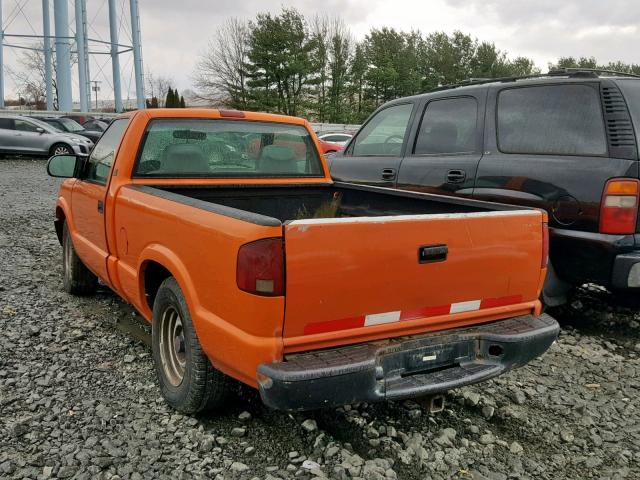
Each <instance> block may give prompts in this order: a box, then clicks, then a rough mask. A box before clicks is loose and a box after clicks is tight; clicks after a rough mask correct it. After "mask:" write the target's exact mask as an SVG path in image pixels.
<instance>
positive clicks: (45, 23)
mask: <svg viewBox="0 0 640 480" xmlns="http://www.w3.org/2000/svg"><path fill="white" fill-rule="evenodd" d="M0 1H2V0H0ZM42 34H43V38H42V45H43V50H44V83H45V89H46V97H47V98H46V99H47V110H48V111H51V110H53V66H52V63H51V20H50V18H49V0H42Z"/></svg>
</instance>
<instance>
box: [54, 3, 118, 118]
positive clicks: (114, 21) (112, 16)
mask: <svg viewBox="0 0 640 480" xmlns="http://www.w3.org/2000/svg"><path fill="white" fill-rule="evenodd" d="M65 1H66V0H65ZM109 32H110V33H111V71H112V75H113V97H114V102H115V110H116V112H121V111H122V90H121V88H120V57H119V55H118V17H117V14H116V0H109Z"/></svg>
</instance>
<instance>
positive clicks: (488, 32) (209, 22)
mask: <svg viewBox="0 0 640 480" xmlns="http://www.w3.org/2000/svg"><path fill="white" fill-rule="evenodd" d="M22 3H25V2H24V0H4V1H3V15H4V25H5V31H6V33H10V34H34V33H41V31H42V13H41V7H40V5H41V2H40V0H28V1H27V2H26V4H27V5H26V6H25V7H24V12H25V14H26V15H22V13H20V10H19V9H18V8H17V7H18V6H20V5H22ZM51 3H53V0H51ZM116 3H117V4H118V7H119V8H121V7H122V6H124V7H125V16H126V17H127V18H128V0H116ZM139 3H140V17H141V24H142V47H143V58H144V64H145V69H146V70H148V71H150V72H152V73H154V74H156V75H164V76H168V77H171V78H173V79H174V80H175V82H176V86H177V87H178V88H179V89H180V90H184V89H186V88H190V87H191V80H190V76H191V74H192V72H193V69H194V64H195V62H196V61H197V58H198V54H199V53H201V52H202V51H203V50H204V49H205V48H206V45H207V41H208V39H209V38H210V37H211V35H212V34H213V32H215V30H216V28H217V27H218V26H219V25H220V24H221V23H223V22H224V21H225V20H226V19H227V18H229V17H240V18H246V19H251V18H253V17H255V15H256V14H257V13H259V12H264V11H271V12H274V13H277V12H278V11H280V9H281V7H282V6H287V7H290V6H293V7H296V8H297V9H298V10H299V11H301V12H302V13H303V14H305V15H307V16H313V15H314V14H316V13H326V14H329V15H338V16H340V17H342V18H343V19H344V21H345V23H346V24H347V25H348V26H349V27H350V28H351V30H352V32H353V34H354V36H355V37H356V39H361V38H363V37H364V35H365V34H366V33H367V32H368V31H369V30H370V29H371V28H372V27H378V28H379V27H382V26H389V27H394V28H396V29H399V30H411V29H419V30H421V31H422V32H423V33H428V32H432V31H437V30H443V31H445V32H447V33H451V32H453V31H454V30H461V31H463V32H465V33H470V34H471V35H473V36H475V37H477V38H478V39H480V40H487V41H492V42H495V43H496V45H497V46H498V48H500V49H503V50H506V51H507V52H508V53H509V55H510V56H511V57H514V56H517V55H524V56H527V57H531V58H533V59H534V60H535V62H536V63H537V65H538V66H539V67H541V68H542V69H543V71H546V67H547V63H548V62H550V61H553V60H555V59H556V58H557V57H559V56H569V55H572V56H576V57H579V56H595V57H596V58H597V59H598V60H599V61H601V62H608V61H614V60H622V61H625V62H630V63H640V58H639V57H640V55H638V54H637V53H636V52H637V51H638V49H637V45H638V44H639V43H640V2H638V1H637V0H607V1H603V0H564V1H562V0H536V1H524V0H422V1H409V0H394V1H390V0H298V1H287V0H139ZM87 4H88V18H89V20H90V21H91V22H90V23H91V26H92V28H91V30H90V36H91V37H93V38H102V39H105V40H106V39H108V36H109V30H108V16H107V12H108V10H107V7H106V0H87ZM72 5H73V1H70V12H69V14H70V21H71V23H72V28H73V7H72ZM15 14H17V15H15ZM14 15H15V16H14ZM27 19H28V21H27ZM126 22H128V20H126ZM52 24H53V16H52ZM128 30H129V27H128V25H127V24H126V23H125V24H123V25H122V26H121V27H120V37H121V38H120V42H121V43H129V38H128V37H129V32H128ZM52 31H53V25H52ZM17 42H18V40H15V39H6V40H5V43H17ZM20 42H21V43H22V44H24V43H25V41H24V40H21V41H20ZM16 52H17V51H16V50H15V49H5V65H7V66H8V70H9V73H7V74H6V77H7V78H6V90H7V96H9V95H11V94H13V92H14V88H15V81H14V79H13V77H12V75H11V73H10V72H11V71H15V69H18V68H19V64H18V62H17V53H16ZM130 57H131V55H130V54H127V55H122V56H121V68H122V81H123V96H124V97H125V98H126V97H127V95H130V96H131V97H133V96H134V87H133V85H134V84H133V82H132V62H131V58H130ZM12 69H13V70H12ZM102 72H104V74H103V73H102ZM105 74H106V75H105ZM110 74H111V66H110V62H109V57H108V56H105V55H95V56H93V57H92V60H91V75H92V77H94V78H96V79H99V80H102V89H103V91H102V92H101V95H103V96H104V97H105V98H107V97H108V96H110V95H111V93H110V86H109V84H110V78H109V76H110ZM75 77H77V73H75V72H74V78H75ZM76 84H77V80H76ZM74 88H75V87H74ZM76 96H77V88H76V91H74V97H76Z"/></svg>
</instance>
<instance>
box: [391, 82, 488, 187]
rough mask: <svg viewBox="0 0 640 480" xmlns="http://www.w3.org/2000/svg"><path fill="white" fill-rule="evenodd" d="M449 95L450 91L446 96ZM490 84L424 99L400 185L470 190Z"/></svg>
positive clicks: (474, 174) (476, 165) (404, 161)
mask: <svg viewBox="0 0 640 480" xmlns="http://www.w3.org/2000/svg"><path fill="white" fill-rule="evenodd" d="M444 95H446V96H444ZM486 95H487V94H486V89H482V90H476V91H474V92H472V93H467V92H465V93H461V94H458V95H452V94H450V93H449V94H443V96H441V97H437V98H434V97H429V98H428V99H427V100H425V101H424V102H425V103H422V104H421V105H420V109H419V113H418V115H416V119H415V122H416V123H418V128H417V132H416V134H415V135H414V136H412V138H411V139H410V145H409V146H408V147H407V153H406V155H405V158H404V159H403V160H402V165H401V167H400V173H399V175H398V184H397V186H398V188H403V189H406V190H416V191H421V192H428V193H439V194H446V195H471V194H472V193H473V184H474V181H475V176H476V170H477V168H478V162H479V161H480V157H481V156H482V140H483V138H482V130H483V123H484V109H485V99H486Z"/></svg>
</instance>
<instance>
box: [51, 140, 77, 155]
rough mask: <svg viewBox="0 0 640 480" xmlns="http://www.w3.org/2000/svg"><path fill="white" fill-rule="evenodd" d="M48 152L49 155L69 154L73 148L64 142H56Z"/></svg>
mask: <svg viewBox="0 0 640 480" xmlns="http://www.w3.org/2000/svg"><path fill="white" fill-rule="evenodd" d="M49 153H50V154H51V156H53V155H70V154H72V153H73V150H72V149H71V147H70V146H69V145H67V144H65V143H56V144H55V145H54V146H52V147H51V149H50V150H49Z"/></svg>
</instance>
